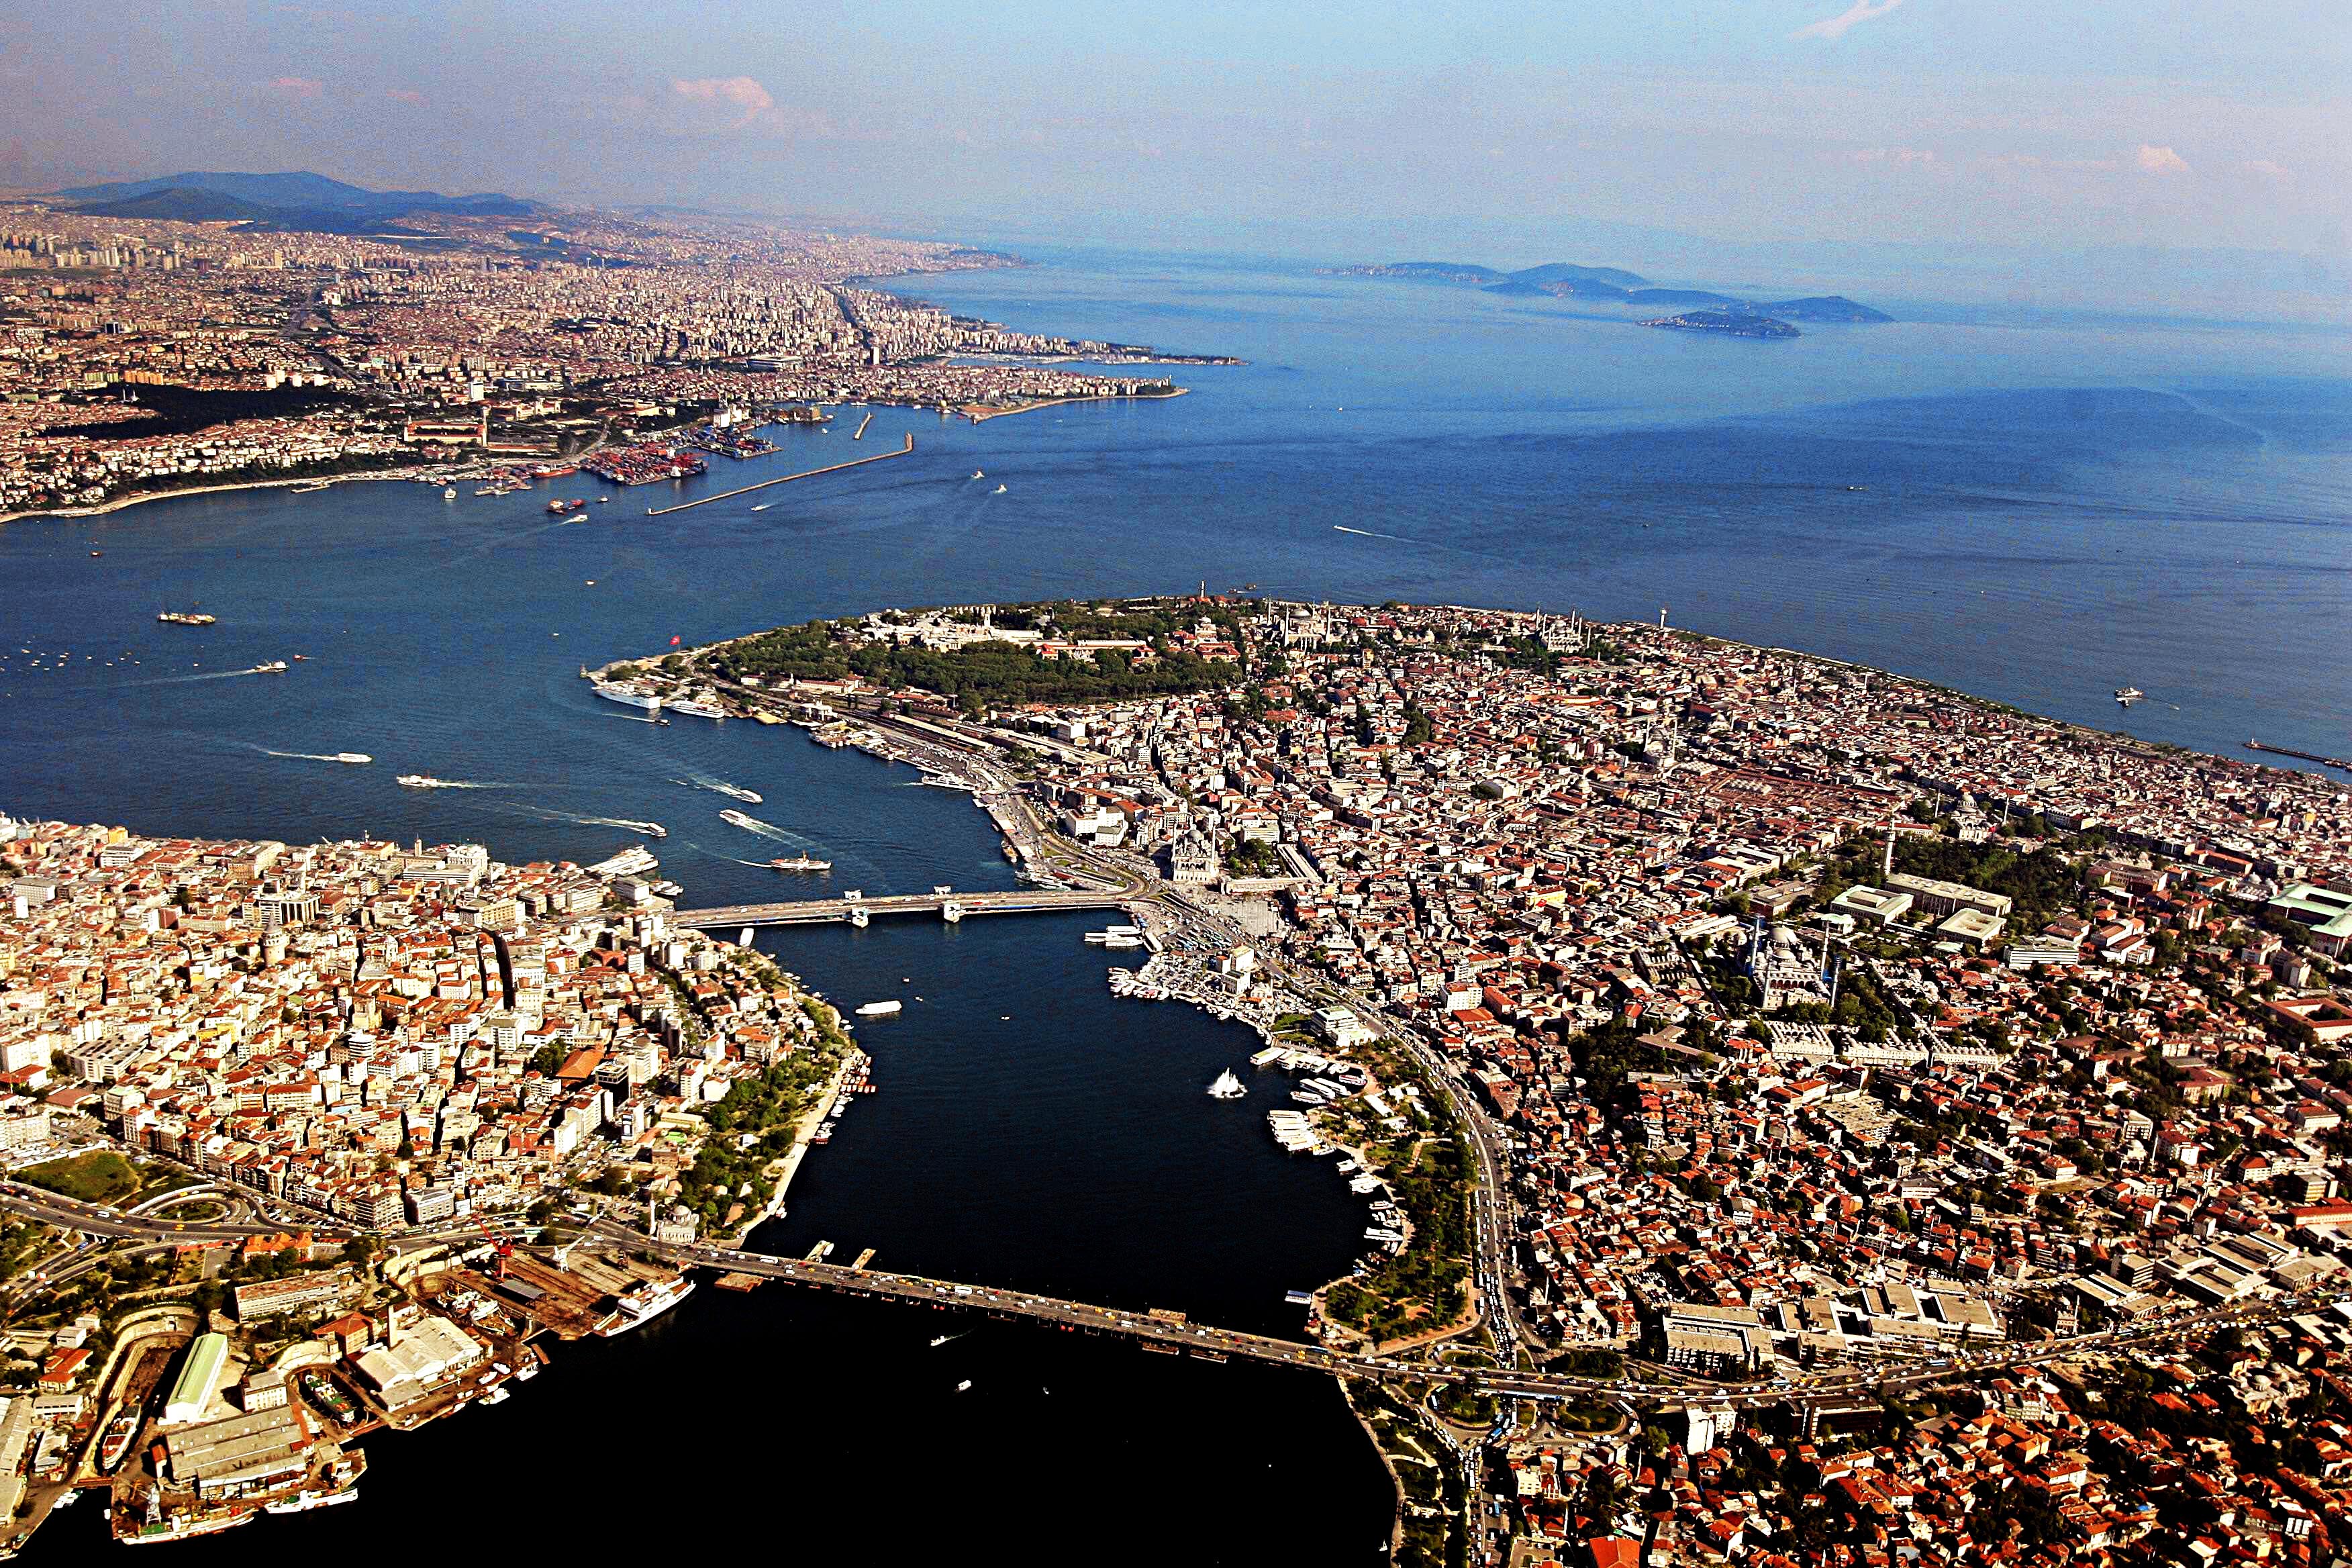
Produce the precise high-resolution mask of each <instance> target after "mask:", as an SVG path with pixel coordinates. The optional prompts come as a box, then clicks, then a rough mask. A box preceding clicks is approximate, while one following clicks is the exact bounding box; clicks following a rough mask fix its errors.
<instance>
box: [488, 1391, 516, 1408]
mask: <svg viewBox="0 0 2352 1568" xmlns="http://www.w3.org/2000/svg"><path fill="white" fill-rule="evenodd" d="M513 1397H514V1394H513V1393H512V1392H511V1391H509V1390H508V1389H504V1388H493V1389H492V1390H490V1391H489V1392H488V1394H484V1395H482V1403H483V1404H485V1405H504V1404H505V1403H506V1402H507V1401H508V1400H509V1399H512V1398H513Z"/></svg>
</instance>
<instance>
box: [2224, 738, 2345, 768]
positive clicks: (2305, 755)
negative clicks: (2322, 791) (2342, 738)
mask: <svg viewBox="0 0 2352 1568" xmlns="http://www.w3.org/2000/svg"><path fill="white" fill-rule="evenodd" d="M2246 750H2248V751H2250V752H2269V753H2270V754H2271V755H2272V756H2274V757H2293V758H2294V759H2295V760H2296V761H2298V762H2305V763H2318V764H2319V765H2320V766H2321V767H2323V768H2342V769H2343V770H2344V771H2345V772H2346V773H2352V759H2347V758H2345V757H2323V756H2321V755H2320V754H2319V753H2318V752H2298V751H2296V750H2295V749H2294V747H2293V746H2265V745H2263V743H2262V742H2260V741H2257V740H2254V739H2253V738H2252V737H2251V736H2249V737H2248V738H2247V741H2246Z"/></svg>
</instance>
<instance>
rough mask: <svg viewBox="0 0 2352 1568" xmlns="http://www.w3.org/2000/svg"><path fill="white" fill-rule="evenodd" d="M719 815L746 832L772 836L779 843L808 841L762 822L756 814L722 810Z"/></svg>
mask: <svg viewBox="0 0 2352 1568" xmlns="http://www.w3.org/2000/svg"><path fill="white" fill-rule="evenodd" d="M719 816H721V817H722V818H724V819H725V820H726V821H727V822H728V823H730V824H731V825H732V826H737V827H740V828H741V829H742V830H743V831H744V832H746V833H756V834H758V835H759V836H760V837H762V838H772V839H774V840H775V841H776V842H777V843H779V844H807V843H809V842H810V840H808V839H806V838H803V837H801V836H800V835H799V834H797V833H793V832H792V831H790V830H789V829H786V828H782V827H779V826H776V825H775V824H774V823H772V822H762V821H761V820H760V819H759V818H758V817H756V816H745V815H744V814H743V813H742V812H740V811H722V812H720V813H719Z"/></svg>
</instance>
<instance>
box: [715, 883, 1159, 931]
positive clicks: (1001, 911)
mask: <svg viewBox="0 0 2352 1568" xmlns="http://www.w3.org/2000/svg"><path fill="white" fill-rule="evenodd" d="M1128 901H1129V900H1128V896H1127V895H1126V894H1124V893H1118V892H1108V891H1106V892H1087V891H1070V890H1060V889H1041V890H1038V891H1034V892H1009V893H894V894H890V895H887V896H886V897H882V898H873V899H793V900H780V901H778V902H775V903H772V904H727V905H722V906H720V907H719V908H716V909H708V910H677V912H676V913H674V914H672V915H671V916H670V923H671V924H673V925H677V926H683V927H686V928H687V929H688V930H692V931H703V930H714V929H722V928H726V927H731V926H768V925H809V924H817V923H822V922H824V921H845V920H847V919H848V918H849V912H850V911H851V910H865V911H866V914H867V915H868V916H874V915H919V914H937V913H939V912H940V910H941V909H942V908H944V907H945V906H946V905H948V904H954V905H956V906H957V907H958V908H959V909H961V910H962V912H963V913H964V914H967V915H1014V914H1061V913H1065V912H1067V911H1069V910H1115V909H1119V908H1122V907H1123V906H1125V905H1126V904H1127V902H1128Z"/></svg>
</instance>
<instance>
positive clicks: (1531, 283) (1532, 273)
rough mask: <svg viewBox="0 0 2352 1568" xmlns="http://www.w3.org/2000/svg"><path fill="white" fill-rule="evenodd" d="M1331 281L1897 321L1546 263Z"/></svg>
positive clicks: (1374, 273) (1618, 270)
mask: <svg viewBox="0 0 2352 1568" xmlns="http://www.w3.org/2000/svg"><path fill="white" fill-rule="evenodd" d="M1325 276H1327V277H1333V278H1387V279H1400V280H1402V281H1405V282H1412V283H1447V284H1454V285H1457V286H1464V287H1475V288H1477V289H1481V290H1483V291H1484V292H1486V293H1488V294H1499V295H1504V296H1507V297H1519V298H1538V297H1548V298H1552V299H1559V300H1590V301H1592V302H1595V303H1600V304H1611V305H1624V306H1629V307H1632V308H1633V309H1637V310H1639V309H1656V308H1659V307H1681V306H1703V307H1714V308H1716V309H1718V310H1732V311H1753V312H1757V313H1760V314H1762V315H1766V316H1771V317H1774V318H1777V319H1778V320H1780V321H1820V322H1832V321H1835V322H1845V323H1850V324H1854V325H1863V324H1867V323H1873V322H1879V321H1893V320H1894V319H1895V318H1894V317H1892V316H1890V315H1887V314H1886V313H1885V311H1883V310H1875V309H1874V308H1872V307H1871V306H1868V305H1864V304H1862V303H1860V302H1858V301H1856V300H1849V299H1847V298H1846V297H1845V296H1844V295H1843V294H1825V295H1812V296H1808V297H1806V298H1802V299H1789V300H1743V299H1741V298H1739V297H1738V296H1737V295H1732V294H1723V293H1717V292H1716V291H1715V290H1713V289H1684V288H1660V287H1658V286H1657V285H1655V284H1653V283H1652V282H1651V281H1650V280H1649V279H1646V278H1644V277H1643V276H1642V275H1641V274H1639V273H1637V272H1629V271H1627V270H1625V269H1624V268H1622V267H1583V266H1579V265H1577V264H1575V263H1573V262H1567V261H1548V262H1545V263H1543V264H1542V265H1541V266H1538V267H1527V268H1520V269H1519V270H1518V271H1516V272H1500V271H1497V270H1496V269H1495V268H1491V267H1482V266H1479V265H1477V264H1475V263H1473V262H1464V261H1391V262H1383V263H1380V264H1377V265H1372V266H1362V267H1337V268H1326V269H1325ZM1641 324H1642V325H1643V326H1657V325H1662V324H1664V325H1680V324H1681V323H1678V322H1664V323H1662V322H1658V321H1643V323H1641ZM1691 330H1695V331H1724V330H1727V329H1724V328H1721V327H1717V326H1714V325H1711V324H1704V323H1702V324H1699V325H1697V326H1696V327H1693V328H1692V329H1691ZM1738 335H1739V336H1743V337H1778V336H1784V335H1793V334H1783V333H1777V332H1752V331H1751V332H1740V333H1739V334H1738Z"/></svg>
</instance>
